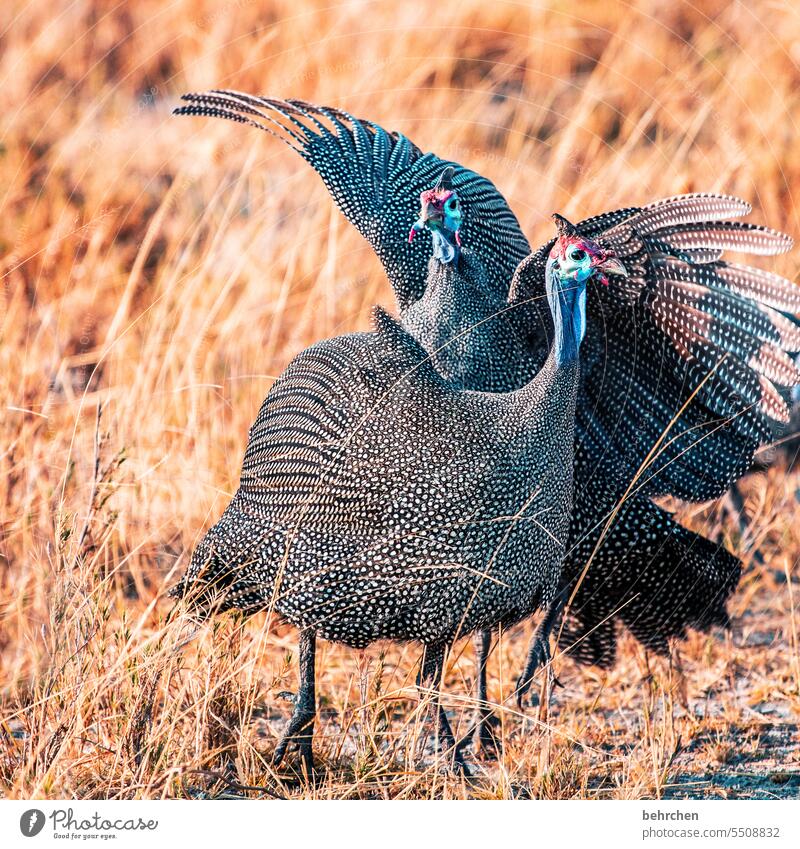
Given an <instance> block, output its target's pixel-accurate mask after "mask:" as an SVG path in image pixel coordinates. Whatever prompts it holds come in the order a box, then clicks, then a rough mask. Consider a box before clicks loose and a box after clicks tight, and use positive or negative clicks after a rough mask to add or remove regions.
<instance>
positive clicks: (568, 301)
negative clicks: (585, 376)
mask: <svg viewBox="0 0 800 849" xmlns="http://www.w3.org/2000/svg"><path fill="white" fill-rule="evenodd" d="M547 301H548V303H549V304H550V311H551V312H552V314H553V327H554V330H555V339H554V341H553V357H554V359H555V361H556V365H558V366H564V365H567V364H568V363H574V362H577V359H578V348H579V347H580V344H581V341H582V340H583V336H584V333H585V332H586V283H585V282H579V281H577V280H562V279H561V278H560V277H559V276H558V274H556V273H555V271H554V270H553V269H552V268H550V269H548V272H547Z"/></svg>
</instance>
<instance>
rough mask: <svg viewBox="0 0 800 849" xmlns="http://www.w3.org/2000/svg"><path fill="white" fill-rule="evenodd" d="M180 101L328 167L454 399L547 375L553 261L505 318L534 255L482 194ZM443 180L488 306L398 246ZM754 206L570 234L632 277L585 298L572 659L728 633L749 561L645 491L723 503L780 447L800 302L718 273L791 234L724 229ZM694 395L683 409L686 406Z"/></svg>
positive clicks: (570, 561)
mask: <svg viewBox="0 0 800 849" xmlns="http://www.w3.org/2000/svg"><path fill="white" fill-rule="evenodd" d="M185 99H186V100H188V101H190V105H188V106H184V107H181V108H180V109H179V110H176V111H178V112H179V113H182V114H193V115H210V116H217V117H223V118H228V119H231V120H235V121H239V122H243V123H250V124H252V125H253V126H256V127H259V128H260V129H264V130H267V131H269V132H273V133H274V134H275V135H277V136H279V137H280V138H281V139H282V140H283V141H285V142H287V143H288V144H289V145H290V146H291V147H293V148H294V149H295V150H297V151H298V152H299V153H300V155H301V156H303V157H304V158H305V159H306V160H307V161H308V162H309V163H310V164H311V165H312V166H313V167H314V168H315V169H316V170H317V171H318V172H319V174H320V175H321V177H322V179H323V180H324V182H325V184H326V186H327V187H328V189H329V191H330V193H331V194H332V196H333V197H334V199H335V200H336V202H337V204H338V205H339V207H340V208H341V209H342V211H343V212H344V214H345V215H346V216H347V217H348V219H349V220H350V221H351V222H352V223H353V224H355V226H356V227H357V228H358V229H359V231H360V232H361V233H362V234H363V235H364V236H365V237H366V238H367V239H368V240H369V242H370V244H371V245H372V246H373V248H374V249H375V251H376V253H377V254H378V256H379V257H380V259H381V261H382V262H383V264H384V267H385V269H386V271H387V274H388V277H389V279H390V281H391V283H392V286H393V288H394V291H395V294H396V297H397V300H398V304H399V305H400V308H401V310H402V318H403V321H404V325H405V326H406V327H407V328H408V329H409V330H411V332H412V334H413V335H414V336H415V337H416V338H417V339H418V340H419V341H421V342H422V344H423V345H424V346H425V347H426V348H427V349H428V350H429V352H433V353H432V356H433V360H434V362H435V364H436V367H437V370H439V372H440V373H441V374H443V375H444V376H445V377H446V378H448V379H449V380H450V381H451V382H452V384H453V385H454V386H461V387H467V388H481V389H484V388H486V389H497V390H503V389H509V388H513V387H515V386H519V385H521V383H522V382H524V381H525V380H526V379H528V378H529V376H530V374H532V373H535V371H536V369H537V368H538V367H539V365H540V364H541V362H542V359H543V356H544V355H545V352H546V350H547V340H548V339H549V338H550V337H549V334H550V333H551V329H550V324H549V321H550V320H549V316H548V315H547V311H546V309H542V308H541V307H542V305H543V303H544V302H543V299H542V298H541V287H542V280H543V274H544V262H545V260H546V257H547V254H548V252H549V246H545V248H543V249H542V250H541V251H539V252H538V255H537V257H538V258H536V257H534V258H532V259H531V261H530V264H529V268H528V274H527V275H526V276H525V278H526V279H524V280H522V283H523V284H524V285H520V286H518V287H517V288H516V289H515V300H516V301H517V302H518V303H521V304H522V305H521V306H518V307H516V308H515V309H514V310H509V309H508V306H507V304H506V298H507V295H508V291H509V285H510V282H511V278H512V274H513V273H514V270H515V268H516V266H517V264H518V263H519V262H520V260H522V259H523V258H524V257H525V256H526V255H527V254H528V253H529V250H530V249H529V246H528V242H527V240H526V239H525V237H524V235H523V234H522V232H521V230H520V228H519V225H518V223H517V221H516V218H515V217H514V215H513V213H512V212H511V210H510V209H509V207H508V205H507V203H506V202H505V200H504V198H503V197H502V195H500V193H499V192H498V191H497V190H496V188H495V187H494V186H493V185H492V184H491V183H490V182H489V181H488V180H486V179H484V178H483V177H481V176H480V175H478V174H475V173H474V172H472V171H469V170H468V169H465V168H463V167H462V166H460V165H458V164H457V163H447V162H445V161H443V160H441V159H440V158H439V157H437V156H435V155H434V154H430V153H429V154H422V152H421V151H420V150H419V149H418V148H417V147H416V146H415V145H414V144H413V143H412V142H410V141H409V140H408V139H407V138H405V137H404V136H403V135H401V134H397V133H387V132H386V131H385V130H383V129H382V128H381V127H379V126H378V125H376V124H374V123H372V122H369V121H363V120H359V119H356V118H353V117H352V116H351V115H349V114H347V113H345V112H342V111H341V110H337V109H331V108H325V107H316V106H311V105H309V104H306V103H303V102H300V101H280V100H273V99H269V98H260V97H253V96H251V95H247V94H241V93H237V92H225V91H217V92H209V93H205V94H193V95H186V97H185ZM447 165H451V166H453V167H454V169H455V170H454V174H453V178H452V179H453V185H454V186H455V187H456V189H457V190H458V193H459V195H460V196H461V198H462V200H463V201H465V202H467V203H468V208H469V210H470V212H471V214H467V215H466V216H465V218H464V221H463V223H462V227H461V232H462V234H463V235H464V238H465V242H466V243H467V244H469V245H470V247H471V248H472V250H473V251H474V252H475V253H476V254H477V256H478V257H480V259H481V260H482V262H483V264H484V265H485V266H486V268H487V274H486V278H485V284H484V286H483V288H482V290H481V292H480V293H479V296H478V297H472V298H467V297H465V296H464V294H463V292H455V291H453V290H448V289H447V288H446V287H438V288H431V289H426V287H427V286H428V259H427V255H426V253H425V251H424V250H419V249H418V248H417V247H416V244H414V245H409V244H404V243H401V242H399V241H398V240H397V239H396V232H397V228H401V229H402V228H403V227H410V226H411V225H412V224H413V222H414V220H415V219H416V197H417V196H418V194H419V193H420V192H422V191H424V190H426V189H429V188H430V187H431V186H433V184H434V182H435V181H436V180H437V178H438V177H439V176H440V174H441V172H442V169H443V168H444V167H445V166H447ZM748 209H749V207H748V205H747V204H746V203H744V202H742V201H739V200H736V199H735V198H728V197H724V196H715V195H690V196H685V197H678V198H672V199H668V200H666V201H661V202H658V203H656V204H651V205H650V206H648V207H644V208H636V207H631V208H629V209H623V210H617V211H615V212H613V213H608V214H605V215H601V216H597V217H596V218H593V219H589V220H587V221H585V222H581V223H580V224H578V225H577V227H578V230H579V232H580V233H582V234H584V235H587V236H590V237H593V238H598V239H600V240H601V241H602V239H603V238H604V236H603V234H606V236H605V237H606V238H608V240H609V241H610V242H611V243H613V245H614V246H615V247H619V249H620V251H621V253H622V254H623V257H622V258H623V261H624V262H625V263H626V265H627V264H628V263H629V261H630V263H631V268H632V269H633V271H634V272H635V274H634V280H633V282H632V284H631V285H630V286H628V287H618V286H610V287H608V288H607V289H605V288H600V287H592V291H590V298H589V303H588V309H589V313H590V321H589V325H590V327H589V339H587V342H589V343H590V349H587V354H588V365H589V368H588V372H587V374H591V377H586V376H585V377H584V379H583V382H582V391H581V393H580V395H579V401H578V426H577V431H578V438H577V442H576V452H577V459H576V470H575V474H576V504H575V513H574V521H573V525H572V528H571V537H570V548H569V551H568V555H567V558H566V561H565V572H566V574H568V575H571V576H572V580H573V584H576V585H577V592H576V594H575V595H574V598H573V599H572V605H571V607H570V615H569V618H568V619H567V621H566V623H565V626H564V628H563V631H562V634H561V645H562V647H564V648H567V647H569V648H571V650H572V654H573V655H574V656H575V657H576V658H577V659H578V660H580V661H583V662H594V663H599V664H604V665H608V664H610V663H611V662H612V661H613V659H614V655H615V645H616V637H615V627H616V623H617V621H623V622H624V623H625V624H626V625H627V626H628V627H629V628H630V629H631V630H632V632H633V633H634V634H635V636H637V637H638V638H639V639H640V640H641V641H642V642H643V643H644V644H645V645H647V646H648V647H650V648H652V649H653V650H655V651H662V652H663V651H665V650H666V647H667V640H668V639H669V638H670V637H672V636H681V635H683V634H684V633H685V630H686V628H687V627H697V628H706V627H708V626H709V625H712V624H715V623H724V622H725V621H726V613H725V601H726V599H727V597H728V596H729V594H730V593H731V592H732V591H733V589H734V587H735V585H736V583H737V581H738V575H739V568H740V564H739V561H738V560H737V559H736V558H734V557H733V556H732V555H730V554H729V553H728V552H727V551H725V550H724V549H722V548H719V547H718V546H716V545H715V544H713V543H710V542H709V541H708V540H705V539H704V538H703V537H701V536H699V535H696V534H694V533H692V532H690V531H688V530H686V529H684V528H682V527H681V526H680V525H678V524H677V523H675V522H674V520H673V519H672V517H671V516H670V515H669V514H668V513H666V512H665V511H663V510H661V509H660V508H659V507H657V506H656V505H655V504H653V503H652V502H651V501H650V496H651V495H653V494H665V493H670V494H675V495H678V496H680V497H682V498H688V499H697V500H704V499H709V498H714V497H716V496H718V495H719V494H721V492H722V491H724V489H725V488H726V487H727V486H728V485H729V484H730V483H731V481H732V480H734V479H735V478H736V477H737V475H739V474H741V472H742V471H743V469H744V468H746V466H747V464H748V462H749V458H750V457H751V456H752V452H753V449H754V446H755V445H757V444H758V442H759V441H761V440H763V439H765V438H767V436H768V427H767V423H766V418H765V417H764V416H763V415H761V413H760V412H759V410H758V407H759V406H760V405H761V404H762V403H765V404H767V405H768V407H769V412H771V413H772V414H773V415H774V416H777V417H778V418H780V417H781V416H782V415H783V412H784V411H783V409H782V407H781V405H780V403H778V402H777V401H776V400H775V397H774V388H773V386H772V381H773V380H774V381H775V382H781V381H785V382H787V383H788V382H793V381H795V380H796V372H794V371H792V370H791V369H788V370H787V367H786V361H785V358H784V357H783V355H782V351H783V350H794V349H795V348H796V347H798V334H797V333H796V332H793V331H792V330H791V329H790V328H789V327H788V325H789V322H788V321H787V320H786V319H785V318H783V317H782V316H780V314H779V313H778V312H777V311H776V308H778V309H786V310H787V311H790V312H797V311H798V307H800V300H799V299H798V296H797V290H796V289H795V287H794V286H792V285H791V284H789V283H788V281H784V280H782V279H781V278H777V277H776V276H775V275H770V274H768V273H767V272H761V271H759V270H757V269H751V268H747V267H741V266H736V265H732V264H727V263H722V262H720V261H719V253H720V250H721V249H724V248H728V247H733V248H735V249H738V250H742V249H744V250H751V251H752V250H755V252H760V253H775V252H778V251H780V250H785V249H786V248H787V247H788V246H789V245H790V243H791V242H790V240H788V239H787V238H786V237H784V236H782V235H781V234H777V233H774V232H773V231H769V230H766V229H765V228H758V227H755V226H753V225H749V224H738V223H733V222H729V221H726V220H725V219H726V218H729V217H736V216H739V215H742V214H743V213H745V212H747V211H748ZM476 211H479V214H476ZM462 261H468V260H465V258H464V257H462ZM436 262H437V260H435V259H432V260H431V261H430V263H431V265H432V266H433V264H434V263H436ZM526 288H527V289H528V290H530V291H526ZM473 294H474V293H473ZM528 299H531V300H530V303H528V304H525V303H524V302H525V301H526V300H528ZM665 334H666V335H668V336H670V337H671V339H670V341H669V342H667V340H666V336H665ZM493 339H494V340H495V342H494V344H493V343H492V340H493ZM470 340H472V342H470ZM497 340H501V341H500V342H498V341H497ZM509 340H511V341H509ZM507 347H513V348H514V351H512V352H511V353H510V354H508V352H507V350H506V348H507ZM762 348H763V352H764V353H763V356H762V353H761V352H762ZM520 350H521V351H522V354H520V353H519V351H520ZM497 352H500V353H501V356H499V357H498V356H497ZM506 356H509V360H508V361H507V362H503V360H504V358H505V357H506ZM721 358H724V360H725V362H724V363H723V364H722V365H721V366H720V365H718V364H717V360H718V359H721ZM709 372H710V373H711V377H710V378H709V377H708V374H709ZM759 372H760V374H759ZM684 385H685V391H684V390H681V391H682V394H681V395H680V398H681V402H680V403H679V404H677V406H676V400H675V395H674V393H675V391H676V389H680V388H681V387H682V386H684ZM650 392H652V398H650V397H649V396H648V393H650ZM692 393H695V394H694V395H693V394H692ZM684 403H685V404H686V407H685V409H681V405H682V404H684ZM678 412H680V413H681V414H680V415H677V414H678ZM673 419H674V420H673ZM665 431H666V433H665ZM632 480H635V483H634V484H633V485H631V481H632ZM589 561H591V568H590V569H589V570H588V572H586V574H584V567H585V565H586V564H587V562H589ZM572 591H573V590H572V589H571V590H570V592H572ZM482 645H483V646H487V645H488V643H487V642H486V641H485V640H482ZM479 666H480V668H481V669H483V668H485V658H481V660H480V663H479ZM484 689H485V688H484Z"/></svg>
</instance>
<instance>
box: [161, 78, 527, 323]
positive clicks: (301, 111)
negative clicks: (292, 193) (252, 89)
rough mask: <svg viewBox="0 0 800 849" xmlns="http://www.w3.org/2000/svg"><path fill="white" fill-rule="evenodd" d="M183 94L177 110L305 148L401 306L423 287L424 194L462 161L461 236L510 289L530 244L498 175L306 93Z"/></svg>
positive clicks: (458, 176) (458, 180) (458, 173)
mask: <svg viewBox="0 0 800 849" xmlns="http://www.w3.org/2000/svg"><path fill="white" fill-rule="evenodd" d="M183 99H184V100H185V101H187V104H188V105H186V106H181V107H179V108H177V109H176V110H175V114H177V115H201V116H209V117H215V118H227V119H228V120H231V121H238V122H239V123H242V124H249V125H250V126H253V127H257V128H258V129H260V130H264V131H266V132H268V133H270V134H272V135H275V136H277V137H278V138H279V139H281V141H283V142H284V143H286V144H287V145H289V147H291V148H292V149H293V150H295V151H296V152H297V153H299V154H300V156H302V157H303V159H305V160H306V162H308V163H309V164H310V165H311V167H312V168H313V169H314V170H315V171H316V172H317V173H318V174H319V175H320V177H321V178H322V181H323V182H324V183H325V186H326V187H327V189H328V191H329V192H330V194H331V196H332V197H333V199H334V200H335V201H336V204H337V205H338V207H339V209H340V210H341V211H342V212H343V213H344V215H345V217H346V218H347V219H348V221H350V222H351V223H352V224H354V225H355V227H356V228H357V229H358V231H359V232H360V233H361V235H362V236H364V238H365V239H366V240H367V241H368V242H369V243H370V245H371V246H372V248H373V250H374V251H375V253H376V254H377V255H378V258H379V259H380V260H381V262H382V263H383V266H384V268H385V269H386V274H387V276H388V278H389V281H390V283H391V284H392V288H393V289H394V292H395V297H396V298H397V302H398V306H399V308H400V309H401V310H403V309H405V308H406V307H407V306H408V305H409V304H411V303H413V301H415V300H416V299H417V298H418V297H419V296H420V295H421V294H422V292H423V291H424V289H425V280H426V277H427V271H428V259H429V256H430V250H429V248H428V246H427V245H424V244H418V243H412V244H409V242H408V238H407V237H408V233H409V230H410V229H411V226H412V225H413V224H414V222H415V221H416V219H417V216H418V214H419V195H420V193H421V192H423V191H425V190H426V189H429V188H431V187H432V186H433V185H434V184H435V183H436V181H437V180H438V178H439V176H440V175H441V173H442V171H443V170H444V168H445V167H447V166H452V167H453V168H454V169H455V174H454V176H453V185H454V186H455V188H456V189H457V190H458V192H459V195H460V196H461V198H462V199H463V201H464V207H465V210H466V213H465V215H466V217H465V220H464V223H463V225H462V229H463V235H464V239H465V240H466V243H468V244H469V245H470V246H472V247H473V249H474V250H475V251H476V252H477V253H479V254H480V256H481V258H482V259H483V261H484V263H485V265H486V268H487V269H488V274H489V277H490V280H491V282H492V283H494V284H495V285H496V286H497V291H498V292H500V293H502V295H503V296H505V293H506V292H507V291H508V284H509V281H510V280H511V277H512V275H513V273H514V269H515V268H516V267H517V265H518V264H519V263H520V262H521V261H522V260H523V259H524V258H525V257H526V256H527V255H528V254H529V253H530V246H529V244H528V241H527V239H526V238H525V236H524V235H523V233H522V230H521V229H520V226H519V222H518V221H517V219H516V217H515V215H514V213H513V212H512V211H511V209H510V208H509V206H508V203H507V202H506V200H505V198H504V197H503V196H502V195H501V194H500V192H499V191H498V190H497V188H495V186H494V184H493V183H491V182H490V181H489V180H487V179H486V178H485V177H482V176H481V175H480V174H476V173H475V172H474V171H470V170H469V169H468V168H464V167H463V166H461V165H459V164H458V163H457V162H451V161H448V160H444V159H440V158H439V157H438V156H436V154H434V153H425V154H423V153H422V151H420V149H419V148H418V147H417V146H416V145H415V144H414V143H413V142H411V141H410V140H409V139H407V138H406V137H405V136H404V135H402V134H401V133H394V132H387V131H386V130H384V129H383V128H382V127H380V126H378V125H377V124H375V123H373V122H372V121H365V120H362V119H360V118H355V117H353V116H352V115H350V114H349V113H347V112H343V111H342V110H340V109H335V108H331V107H327V106H314V105H312V104H310V103H304V102H303V101H300V100H276V99H274V98H269V97H255V96H253V95H249V94H243V93H241V92H236V91H223V90H214V91H209V92H204V93H201V94H185V95H183ZM417 241H418V242H419V241H420V240H417Z"/></svg>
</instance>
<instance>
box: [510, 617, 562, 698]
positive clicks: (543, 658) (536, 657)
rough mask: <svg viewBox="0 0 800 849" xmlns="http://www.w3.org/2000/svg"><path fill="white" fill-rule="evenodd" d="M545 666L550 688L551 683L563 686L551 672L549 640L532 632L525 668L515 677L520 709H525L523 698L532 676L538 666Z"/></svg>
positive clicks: (528, 688)
mask: <svg viewBox="0 0 800 849" xmlns="http://www.w3.org/2000/svg"><path fill="white" fill-rule="evenodd" d="M542 666H544V667H546V674H547V676H548V679H549V681H548V683H549V687H550V689H551V690H552V688H553V685H555V686H558V687H563V686H564V685H563V684H562V683H561V682H560V681H559V680H558V678H556V676H555V673H554V672H553V663H552V655H551V654H550V640H549V638H548V636H547V635H540V634H534V636H533V641H532V642H531V646H530V648H529V649H528V659H527V661H526V663H525V669H524V671H523V673H522V675H520V676H519V678H518V679H517V689H516V696H517V707H518V708H519V709H520V710H524V709H525V704H524V699H525V695H526V694H527V692H528V690H530V688H531V684H532V683H533V676H534V675H535V674H536V672H537V670H538V669H539V668H540V667H542Z"/></svg>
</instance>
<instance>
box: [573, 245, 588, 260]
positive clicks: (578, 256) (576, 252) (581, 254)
mask: <svg viewBox="0 0 800 849" xmlns="http://www.w3.org/2000/svg"><path fill="white" fill-rule="evenodd" d="M570 259H574V260H575V262H580V261H581V260H583V259H586V251H585V250H583V249H582V248H574V249H573V250H572V253H570Z"/></svg>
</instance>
